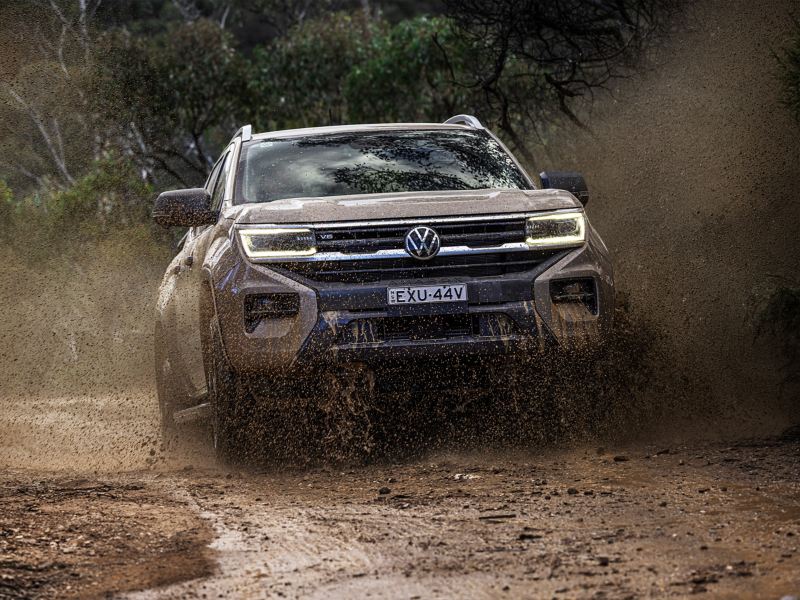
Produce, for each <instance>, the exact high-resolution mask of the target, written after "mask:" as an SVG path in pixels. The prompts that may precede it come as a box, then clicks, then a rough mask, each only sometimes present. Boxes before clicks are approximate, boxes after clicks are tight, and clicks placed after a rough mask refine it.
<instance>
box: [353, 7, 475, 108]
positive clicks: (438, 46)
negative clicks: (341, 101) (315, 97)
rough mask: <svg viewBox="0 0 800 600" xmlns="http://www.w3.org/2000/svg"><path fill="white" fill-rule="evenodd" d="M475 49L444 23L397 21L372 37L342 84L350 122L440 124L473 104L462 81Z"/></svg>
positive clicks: (430, 20)
mask: <svg viewBox="0 0 800 600" xmlns="http://www.w3.org/2000/svg"><path fill="white" fill-rule="evenodd" d="M472 52H473V49H472V48H470V47H469V46H466V45H465V44H463V42H462V41H461V40H460V39H459V38H458V36H457V35H455V29H454V27H453V24H452V22H451V21H450V20H449V19H446V18H441V17H440V18H433V19H431V18H427V17H419V18H416V19H410V20H406V21H401V22H400V23H398V24H397V25H395V26H394V27H392V28H391V29H388V30H384V31H381V32H380V34H378V35H374V36H373V37H372V38H371V40H370V42H369V45H368V47H367V52H366V53H365V60H364V61H362V62H360V63H358V64H355V65H353V68H352V69H351V70H350V72H349V73H348V74H347V77H346V80H345V96H346V97H347V100H348V106H349V110H350V116H351V119H352V120H354V121H367V122H381V121H384V122H392V121H410V122H413V121H441V120H443V119H446V118H448V117H450V116H452V115H453V113H455V112H463V111H466V109H467V105H471V104H474V102H473V101H472V99H471V98H470V90H469V89H468V88H467V87H465V86H464V85H460V81H464V80H465V79H466V76H465V74H466V67H467V64H468V62H469V56H470V54H472Z"/></svg>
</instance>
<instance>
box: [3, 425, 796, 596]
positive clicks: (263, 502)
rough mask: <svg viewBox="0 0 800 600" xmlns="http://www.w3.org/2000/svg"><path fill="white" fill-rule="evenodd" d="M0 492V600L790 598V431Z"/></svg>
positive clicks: (15, 477)
mask: <svg viewBox="0 0 800 600" xmlns="http://www.w3.org/2000/svg"><path fill="white" fill-rule="evenodd" d="M3 479H4V481H3V483H2V488H0V494H1V495H0V597H10V598H16V597H101V596H103V595H105V594H106V593H110V592H122V591H125V590H143V589H146V588H150V589H149V590H148V591H141V592H137V593H134V594H133V595H132V596H129V597H131V598H141V599H149V598H228V597H233V598H262V597H303V598H357V597H368V596H376V597H407V598H431V597H433V598H437V597H439V598H440V597H461V598H465V597H469V598H496V597H509V598H545V597H547V598H551V597H553V598H555V597H564V598H601V597H602V598H638V597H644V596H647V597H653V596H655V597H664V596H670V597H685V596H687V595H689V594H702V595H705V596H706V597H714V598H755V597H758V598H775V599H776V600H777V599H778V598H782V597H784V596H786V595H790V594H795V595H796V594H797V593H798V592H800V553H799V550H798V546H799V545H800V500H799V499H800V483H798V482H800V442H798V439H797V437H795V439H794V440H791V439H785V440H780V439H770V440H762V441H756V442H739V443H735V444H731V445H709V444H694V445H689V446H672V447H665V446H638V447H627V448H614V449H608V450H603V449H592V450H590V451H589V450H586V451H581V450H563V451H539V452H536V453H519V452H515V453H514V455H507V454H502V453H488V454H487V453H478V454H471V453H461V454H458V455H448V454H439V455H434V456H430V457H428V458H426V459H425V460H423V461H412V462H404V463H402V464H392V465H374V466H370V467H364V468H358V469H352V468H342V469H341V470H340V468H327V469H303V470H290V471H289V472H286V471H285V470H284V471H283V472H255V471H246V472H235V471H234V472H228V473H225V472H221V471H216V470H208V469H193V470H182V471H166V472H162V471H158V472H153V471H150V472H132V473H128V474H124V475H118V476H103V477H100V478H90V479H79V480H75V479H67V478H64V477H63V476H59V477H53V476H42V474H41V473H33V474H32V473H26V472H14V473H10V474H6V475H4V477H3ZM212 532H213V536H214V541H213V542H212V543H211V546H210V549H206V547H205V544H206V543H207V542H208V541H209V539H210V537H211V533H212ZM212 559H213V561H214V562H215V563H216V567H215V568H212V567H210V561H211V560H212ZM173 581H183V583H176V584H174V585H168V584H170V583H171V582H173ZM154 586H165V587H159V588H157V589H155V588H154Z"/></svg>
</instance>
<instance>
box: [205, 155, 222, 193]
mask: <svg viewBox="0 0 800 600" xmlns="http://www.w3.org/2000/svg"><path fill="white" fill-rule="evenodd" d="M220 167H222V161H221V160H218V161H217V164H215V165H214V168H213V169H211V173H210V174H209V176H208V179H206V183H205V185H204V186H203V187H204V188H206V191H207V192H208V193H209V194H210V193H211V190H212V189H213V187H214V182H215V181H216V180H217V176H218V175H219V170H220Z"/></svg>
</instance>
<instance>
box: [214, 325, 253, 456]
mask: <svg viewBox="0 0 800 600" xmlns="http://www.w3.org/2000/svg"><path fill="white" fill-rule="evenodd" d="M210 339H211V344H210V349H209V352H210V356H209V361H208V373H207V381H208V392H209V401H210V402H211V406H212V420H211V429H212V441H213V445H214V453H215V455H216V457H217V460H218V461H219V462H221V463H232V462H237V461H240V460H242V459H243V458H244V457H245V456H246V454H247V447H248V445H247V442H248V440H247V435H246V431H247V429H248V420H249V418H250V410H249V406H250V398H249V395H248V394H246V393H245V391H244V387H243V385H242V383H241V380H240V378H239V376H238V375H237V374H236V372H235V371H234V370H233V368H232V367H231V366H230V364H229V362H228V360H227V357H226V355H225V351H224V348H223V346H222V338H221V335H220V333H219V330H218V328H217V327H216V326H215V324H212V325H211V336H210Z"/></svg>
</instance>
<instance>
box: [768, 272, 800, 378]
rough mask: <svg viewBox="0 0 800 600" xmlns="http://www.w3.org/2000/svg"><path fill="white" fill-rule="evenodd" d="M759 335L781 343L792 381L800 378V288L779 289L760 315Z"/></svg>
mask: <svg viewBox="0 0 800 600" xmlns="http://www.w3.org/2000/svg"><path fill="white" fill-rule="evenodd" d="M758 320H759V323H758V331H759V333H760V334H761V333H765V332H766V333H769V334H770V335H771V336H773V337H774V338H776V339H778V340H779V341H780V345H781V346H780V349H781V353H782V354H783V356H784V358H785V359H786V361H787V362H786V369H787V371H788V377H789V379H790V380H795V379H797V378H800V288H789V287H784V288H779V289H778V290H776V291H775V292H774V293H773V294H772V296H770V298H769V299H768V300H767V303H766V304H765V306H764V308H763V309H762V310H761V314H760V315H759V319H758Z"/></svg>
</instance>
